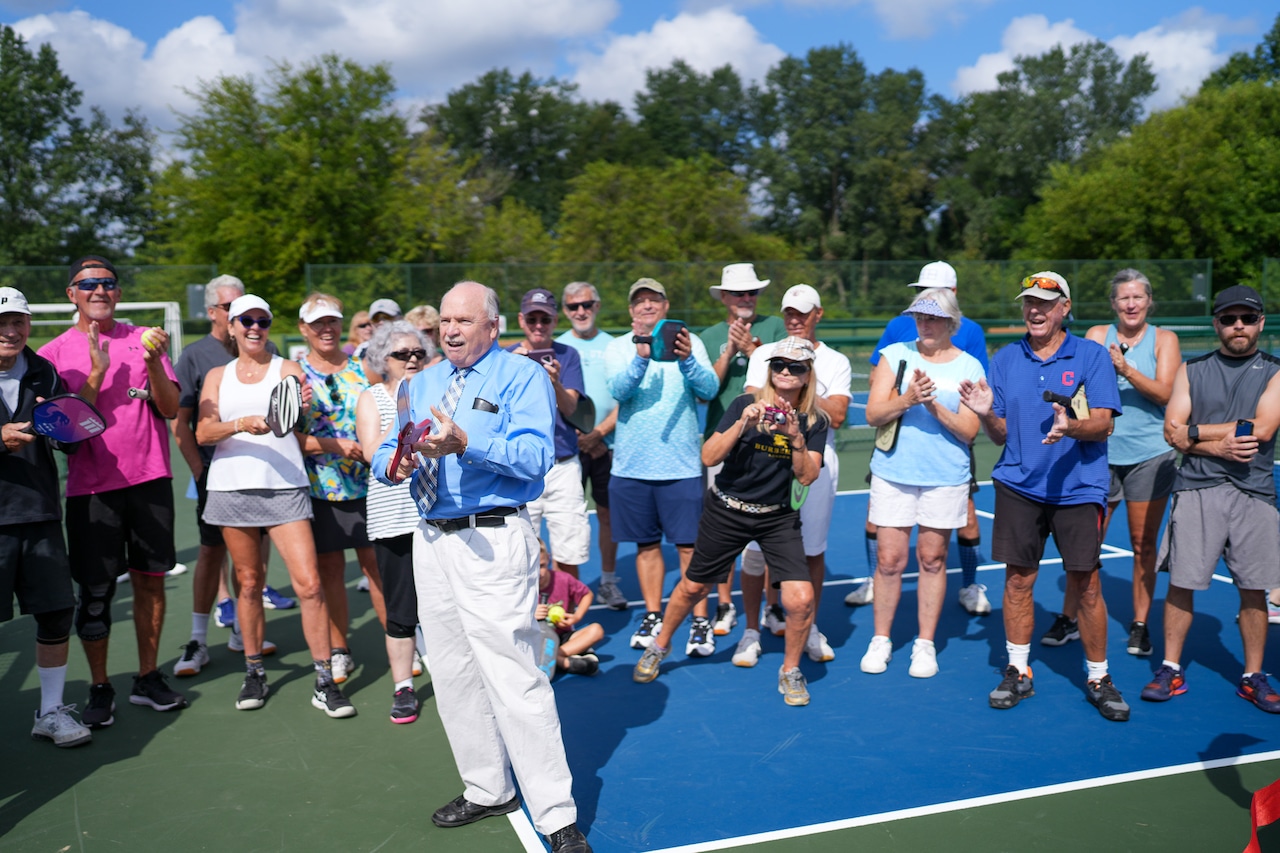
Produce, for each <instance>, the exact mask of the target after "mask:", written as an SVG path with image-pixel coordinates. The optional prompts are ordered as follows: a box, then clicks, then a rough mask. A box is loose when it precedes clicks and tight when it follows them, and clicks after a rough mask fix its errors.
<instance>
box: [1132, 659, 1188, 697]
mask: <svg viewBox="0 0 1280 853" xmlns="http://www.w3.org/2000/svg"><path fill="white" fill-rule="evenodd" d="M1186 692H1187V678H1186V675H1185V674H1184V673H1183V672H1182V670H1180V669H1174V668H1173V667H1171V666H1169V665H1168V664H1161V665H1160V668H1159V669H1157V670H1156V674H1155V677H1154V678H1152V679H1151V681H1150V682H1148V683H1147V686H1146V687H1144V688H1142V694H1141V695H1142V698H1143V699H1146V700H1147V701H1148V702H1168V701H1169V700H1170V699H1172V698H1173V697H1174V696H1181V695H1182V694H1183V693H1186Z"/></svg>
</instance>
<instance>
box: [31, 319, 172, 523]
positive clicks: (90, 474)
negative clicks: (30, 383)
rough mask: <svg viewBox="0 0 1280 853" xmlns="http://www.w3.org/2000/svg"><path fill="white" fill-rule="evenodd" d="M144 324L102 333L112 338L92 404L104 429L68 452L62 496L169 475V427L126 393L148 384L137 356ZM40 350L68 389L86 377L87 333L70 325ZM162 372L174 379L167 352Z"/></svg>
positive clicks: (77, 386)
mask: <svg viewBox="0 0 1280 853" xmlns="http://www.w3.org/2000/svg"><path fill="white" fill-rule="evenodd" d="M145 331H146V329H145V328H142V327H139V326H131V325H129V324H127V323H116V324H115V326H114V327H112V329H111V331H110V332H104V333H102V335H101V337H102V338H103V339H104V340H109V341H110V342H111V343H110V345H109V346H108V347H107V354H108V355H110V356H111V366H110V367H109V368H107V375H106V378H105V379H104V380H103V382H102V390H101V391H99V392H98V402H97V403H96V404H95V405H96V406H97V409H98V411H99V412H101V413H102V417H103V419H104V420H105V421H106V422H107V429H106V430H105V431H104V432H103V433H102V434H101V435H99V436H96V437H94V438H91V439H89V440H88V441H85V442H82V443H81V444H80V446H79V447H78V448H77V449H76V451H75V452H74V453H72V454H71V455H69V456H68V457H67V497H69V498H70V497H75V496H77V495H94V494H99V493H101V492H110V491H115V490H116V489H123V488H126V487H128V486H136V485H138V484H140V483H147V482H150V481H151V480H157V479H160V478H161V477H170V478H172V477H173V468H172V467H171V466H170V464H169V430H168V428H167V422H166V421H165V419H164V418H162V417H160V416H159V415H157V414H156V413H155V410H154V409H152V408H151V404H150V403H148V402H147V401H145V400H135V399H133V398H131V397H130V396H129V389H130V388H145V387H147V366H146V363H145V362H144V361H143V360H142V353H143V348H142V333H143V332H145ZM39 354H40V355H42V356H44V357H45V358H47V359H48V360H49V361H51V362H52V363H53V366H54V367H55V368H56V369H57V371H58V375H59V376H61V377H62V381H63V383H64V384H65V385H66V386H67V389H68V390H71V391H79V390H80V389H81V388H83V387H84V384H85V382H87V381H88V380H89V369H90V368H91V367H92V363H91V362H90V360H89V336H88V335H87V334H85V333H84V332H82V331H80V330H79V329H77V328H75V327H74V326H73V327H72V328H70V329H68V330H67V331H65V332H63V333H62V334H61V335H58V337H56V338H54V339H53V340H51V341H49V343H47V344H45V345H44V346H42V347H41V348H40V353H39ZM161 363H162V364H163V365H164V372H165V375H166V376H168V377H169V378H170V379H172V380H173V381H174V382H175V383H176V382H177V381H178V377H177V375H176V374H175V373H174V372H173V365H172V364H171V363H170V362H169V355H168V353H166V354H165V355H163V356H161Z"/></svg>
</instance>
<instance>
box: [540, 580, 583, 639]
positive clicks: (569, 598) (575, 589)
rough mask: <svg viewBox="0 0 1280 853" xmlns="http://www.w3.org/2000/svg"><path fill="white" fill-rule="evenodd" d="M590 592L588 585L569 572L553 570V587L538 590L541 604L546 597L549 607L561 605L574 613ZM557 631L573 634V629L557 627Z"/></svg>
mask: <svg viewBox="0 0 1280 853" xmlns="http://www.w3.org/2000/svg"><path fill="white" fill-rule="evenodd" d="M590 591H591V589H590V588H589V587H588V586H587V585H586V584H584V583H583V582H582V581H580V580H578V579H577V578H575V577H574V576H573V575H571V574H569V573H568V572H562V571H558V570H556V569H552V570H551V585H550V586H548V587H547V588H546V589H539V590H538V601H539V602H541V601H542V596H544V595H545V596H546V597H547V605H548V606H550V605H552V604H559V605H560V606H561V607H563V608H564V609H565V610H567V611H568V612H570V613H572V612H573V611H575V610H577V609H578V602H580V601H582V598H583V596H585V595H586V594H587V593H588V592H590ZM556 631H558V632H559V633H561V634H570V633H573V627H572V626H566V627H564V628H562V627H560V626H559V625H557V626H556Z"/></svg>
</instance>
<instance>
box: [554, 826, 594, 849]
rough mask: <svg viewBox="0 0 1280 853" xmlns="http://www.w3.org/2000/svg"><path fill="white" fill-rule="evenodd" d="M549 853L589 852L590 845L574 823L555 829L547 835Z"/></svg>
mask: <svg viewBox="0 0 1280 853" xmlns="http://www.w3.org/2000/svg"><path fill="white" fill-rule="evenodd" d="M547 843H548V844H550V845H551V853H591V845H590V844H588V843H587V838H586V836H584V835H583V834H582V830H580V829H578V825H577V824H576V823H571V824H569V825H568V826H566V827H562V828H560V829H557V830H556V831H555V832H553V833H551V834H550V835H548V836H547Z"/></svg>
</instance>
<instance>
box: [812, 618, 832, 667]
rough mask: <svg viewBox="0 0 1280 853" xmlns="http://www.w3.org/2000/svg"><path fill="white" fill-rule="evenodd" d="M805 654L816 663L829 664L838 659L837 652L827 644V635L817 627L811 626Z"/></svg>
mask: <svg viewBox="0 0 1280 853" xmlns="http://www.w3.org/2000/svg"><path fill="white" fill-rule="evenodd" d="M804 651H805V654H807V655H808V656H809V660H811V661H814V662H816V663H827V662H829V661H833V660H835V659H836V653H835V650H834V649H832V648H831V645H830V644H829V643H828V642H827V636H826V634H823V633H822V632H821V631H819V630H818V626H817V625H810V626H809V639H808V640H805V643H804Z"/></svg>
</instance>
